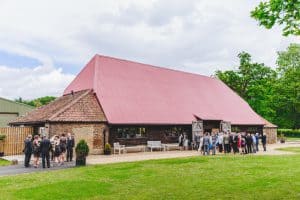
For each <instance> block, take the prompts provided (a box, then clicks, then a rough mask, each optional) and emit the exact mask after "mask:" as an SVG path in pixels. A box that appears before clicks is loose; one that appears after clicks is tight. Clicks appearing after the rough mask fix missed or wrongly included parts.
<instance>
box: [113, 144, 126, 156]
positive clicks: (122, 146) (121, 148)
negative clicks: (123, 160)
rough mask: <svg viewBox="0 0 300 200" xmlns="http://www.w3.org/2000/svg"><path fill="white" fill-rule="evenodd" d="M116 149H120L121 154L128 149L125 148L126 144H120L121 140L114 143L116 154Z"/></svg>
mask: <svg viewBox="0 0 300 200" xmlns="http://www.w3.org/2000/svg"><path fill="white" fill-rule="evenodd" d="M116 150H118V151H119V154H120V153H122V151H123V153H125V152H126V149H125V145H120V143H119V142H115V143H114V154H115V153H116Z"/></svg>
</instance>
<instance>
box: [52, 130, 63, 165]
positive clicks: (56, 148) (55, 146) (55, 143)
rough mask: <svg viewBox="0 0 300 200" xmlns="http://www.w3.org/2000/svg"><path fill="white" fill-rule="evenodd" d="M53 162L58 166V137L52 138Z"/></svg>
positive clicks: (59, 151)
mask: <svg viewBox="0 0 300 200" xmlns="http://www.w3.org/2000/svg"><path fill="white" fill-rule="evenodd" d="M53 143H54V146H53V148H54V162H55V163H57V164H60V162H61V160H60V154H61V149H60V142H59V137H58V135H55V136H54V142H53Z"/></svg>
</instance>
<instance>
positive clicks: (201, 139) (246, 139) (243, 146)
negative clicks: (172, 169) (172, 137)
mask: <svg viewBox="0 0 300 200" xmlns="http://www.w3.org/2000/svg"><path fill="white" fill-rule="evenodd" d="M178 140H179V146H180V148H181V149H184V150H187V149H189V144H190V145H191V146H192V148H193V149H196V150H198V151H200V152H201V153H202V154H203V155H209V154H210V153H211V154H212V155H215V154H216V152H217V151H218V152H219V153H225V154H227V153H231V152H233V153H234V154H236V153H240V154H251V153H256V152H258V151H259V144H260V143H261V144H262V146H263V151H266V143H267V137H266V135H265V134H262V135H260V134H259V133H255V134H254V133H252V134H251V133H227V132H225V133H223V132H220V133H208V132H206V133H204V134H203V135H200V134H195V135H194V139H193V142H192V143H189V139H188V136H187V134H186V133H182V134H180V136H179V139H178Z"/></svg>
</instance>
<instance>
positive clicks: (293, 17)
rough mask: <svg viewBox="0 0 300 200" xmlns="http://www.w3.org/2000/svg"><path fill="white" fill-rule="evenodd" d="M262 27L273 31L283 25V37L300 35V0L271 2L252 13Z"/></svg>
mask: <svg viewBox="0 0 300 200" xmlns="http://www.w3.org/2000/svg"><path fill="white" fill-rule="evenodd" d="M251 17H253V18H254V19H256V20H257V21H259V25H260V26H264V27H265V28H267V29H271V28H272V27H273V26H274V25H275V24H278V25H283V30H282V32H283V35H284V36H288V35H300V0H269V1H266V2H260V4H259V5H258V6H257V7H256V8H255V9H254V10H253V11H251Z"/></svg>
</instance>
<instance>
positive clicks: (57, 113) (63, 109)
mask: <svg viewBox="0 0 300 200" xmlns="http://www.w3.org/2000/svg"><path fill="white" fill-rule="evenodd" d="M90 92H91V90H87V91H86V92H84V93H83V94H82V95H80V96H79V97H77V99H75V100H74V101H73V102H71V103H70V104H69V105H67V106H65V107H63V108H62V109H60V110H59V111H57V112H56V113H54V114H53V115H52V116H51V117H49V120H50V121H51V120H52V119H53V118H55V117H57V116H58V115H59V114H61V113H62V112H64V111H66V110H67V109H68V108H70V107H71V106H73V105H74V104H75V103H77V102H78V101H79V100H80V99H82V98H83V97H85V96H86V95H87V94H89V93H90Z"/></svg>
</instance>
